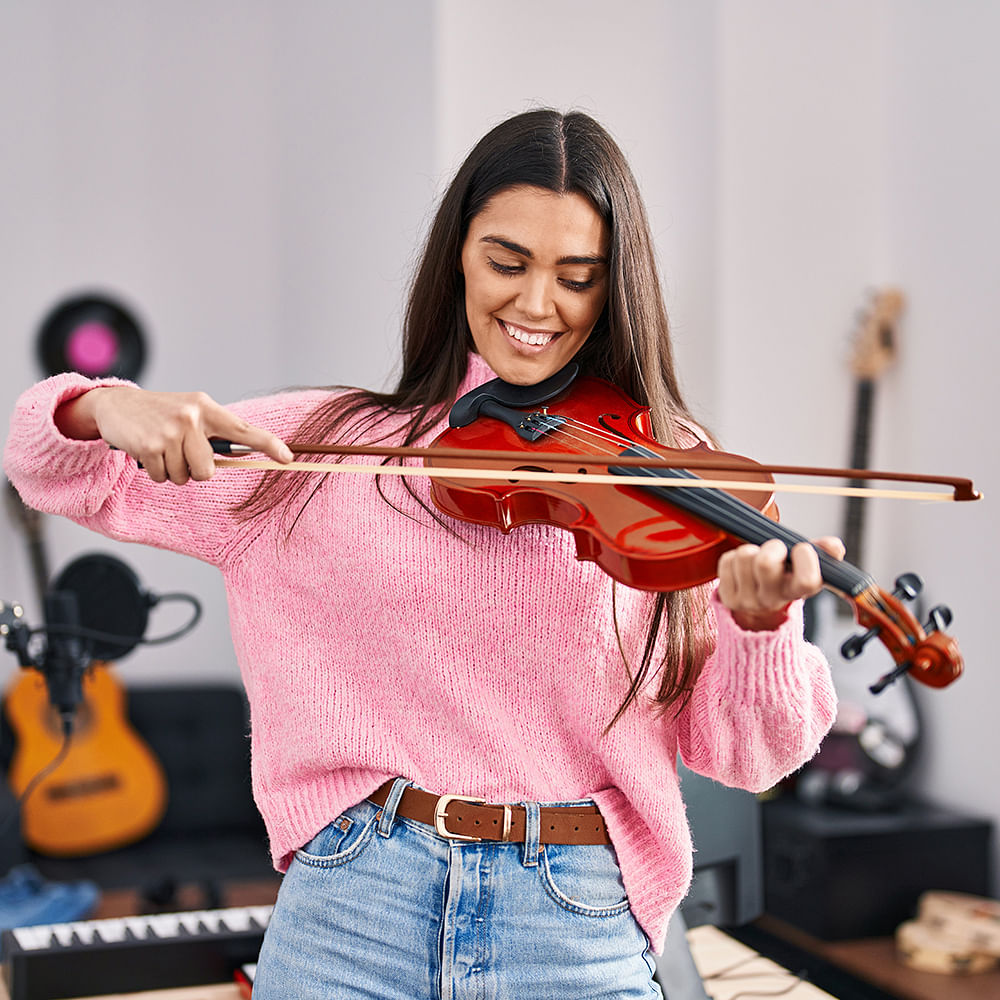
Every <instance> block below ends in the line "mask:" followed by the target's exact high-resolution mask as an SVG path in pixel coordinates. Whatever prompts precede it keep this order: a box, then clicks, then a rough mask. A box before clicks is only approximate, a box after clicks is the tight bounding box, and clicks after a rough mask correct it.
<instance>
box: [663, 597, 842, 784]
mask: <svg viewBox="0 0 1000 1000" xmlns="http://www.w3.org/2000/svg"><path fill="white" fill-rule="evenodd" d="M712 607H713V610H714V612H715V617H716V619H717V621H718V640H717V645H716V649H715V652H714V653H713V654H712V655H711V656H710V657H709V659H708V660H707V662H706V663H705V667H704V669H703V671H702V674H701V677H700V678H699V679H698V682H697V684H696V685H695V688H694V692H693V694H692V696H691V700H690V701H689V702H688V704H687V705H686V706H685V708H684V710H683V711H682V712H681V714H680V717H679V720H678V721H679V727H678V741H679V749H680V754H681V759H682V760H683V761H684V763H685V765H686V766H688V767H689V768H691V770H693V771H697V772H698V773H699V774H703V775H705V776H706V777H709V778H712V779H714V780H716V781H719V782H722V783H723V784H725V785H731V786H733V787H737V788H745V789H748V790H749V791H753V792H761V791H765V790H766V789H768V788H771V787H773V786H774V785H775V784H776V783H777V782H778V781H780V780H781V779H782V778H784V777H785V776H786V775H788V774H790V773H791V772H792V771H794V770H796V769H797V768H799V767H801V766H802V764H804V763H805V762H806V761H807V760H809V758H811V757H812V756H813V755H814V754H815V753H816V751H817V750H818V749H819V744H820V742H821V741H822V739H823V737H824V736H825V735H826V733H827V732H828V731H829V729H830V726H831V725H832V724H833V720H834V716H835V714H836V694H835V692H834V688H833V682H832V679H831V677H830V668H829V666H828V664H827V662H826V659H825V657H824V656H823V654H822V653H821V652H820V651H819V650H818V649H817V648H816V647H815V646H812V645H811V644H809V643H807V642H806V641H805V640H804V639H803V637H802V604H801V602H797V603H796V604H793V605H792V607H791V609H790V610H789V616H788V620H787V621H786V622H785V623H784V624H783V625H782V626H780V627H779V628H777V629H775V630H774V631H771V632H747V631H744V630H743V629H741V628H740V627H739V626H738V625H737V624H736V622H735V621H734V620H733V618H732V615H730V613H729V611H728V610H727V609H726V608H725V607H724V606H723V605H722V604H721V603H720V602H719V600H718V597H717V596H715V597H713V599H712Z"/></svg>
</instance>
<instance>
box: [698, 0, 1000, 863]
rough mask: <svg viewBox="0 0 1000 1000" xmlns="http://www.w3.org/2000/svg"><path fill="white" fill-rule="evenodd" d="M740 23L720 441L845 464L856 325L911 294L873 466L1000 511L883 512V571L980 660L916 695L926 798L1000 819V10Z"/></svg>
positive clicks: (725, 184) (724, 51) (722, 189)
mask: <svg viewBox="0 0 1000 1000" xmlns="http://www.w3.org/2000/svg"><path fill="white" fill-rule="evenodd" d="M720 12H721V16H720V33H719V52H718V56H717V59H718V65H719V68H720V74H719V75H720V84H719V94H720V101H719V114H718V122H719V129H720V140H719V165H718V174H719V178H720V184H719V208H718V217H719V228H718V234H719V237H718V254H719V257H718V260H719V266H718V275H717V281H718V288H719V293H720V294H719V304H718V309H719V326H718V330H717V335H718V337H719V364H718V366H717V368H716V373H717V377H718V382H717V391H718V406H719V409H720V413H721V414H722V418H721V420H720V422H719V425H718V429H719V431H720V432H721V434H722V437H723V439H724V441H725V442H726V444H727V446H730V447H732V448H733V449H734V450H737V451H741V450H743V451H746V452H747V453H750V454H753V455H756V456H758V457H759V458H761V459H765V458H768V457H770V456H772V455H781V456H782V459H783V460H786V461H794V462H805V463H807V464H821V465H825V464H833V465H836V464H841V463H842V462H844V461H845V460H846V458H847V454H848V452H847V449H848V433H847V432H848V426H849V421H850V411H851V405H852V397H851V392H852V390H851V376H850V374H849V373H848V368H847V358H848V354H849V351H850V333H851V326H852V322H853V316H854V312H855V309H856V307H858V306H859V305H861V296H862V292H863V290H864V289H865V288H866V287H868V286H883V285H885V284H886V283H890V284H895V285H897V286H898V287H900V288H901V289H902V291H903V292H904V294H905V296H906V299H907V311H906V313H905V315H904V317H903V321H902V323H901V325H900V328H899V331H898V333H899V357H898V360H897V361H896V363H895V364H894V365H893V367H891V368H890V369H889V370H888V371H887V372H886V374H885V375H884V376H883V378H882V379H881V380H880V382H879V384H878V389H877V404H876V411H875V427H874V432H875V433H874V439H873V442H872V445H873V453H872V461H871V464H872V466H873V467H877V468H895V469H902V470H911V471H924V472H936V473H942V474H951V475H963V476H970V477H972V478H974V479H975V480H976V482H977V484H978V486H979V487H980V488H981V489H982V490H983V491H984V492H985V494H986V497H987V499H986V500H985V501H983V502H981V503H979V504H975V505H971V504H970V505H958V504H954V505H939V504H913V503H909V504H904V503H902V502H899V501H879V502H873V503H871V504H870V505H869V506H868V512H869V513H868V519H869V532H868V537H869V544H868V546H867V548H868V555H867V558H866V561H865V566H866V568H868V569H870V570H871V571H872V572H873V573H874V574H875V576H876V577H877V578H878V579H879V581H880V582H881V583H882V585H883V586H884V587H886V589H891V586H892V581H893V580H894V578H895V576H896V575H897V574H898V573H900V572H902V571H906V570H912V571H915V572H917V573H919V574H920V575H921V576H922V577H923V578H924V581H925V584H926V587H925V591H924V595H923V601H924V607H925V608H926V607H930V606H933V605H934V604H937V603H944V604H947V605H950V607H951V608H952V610H953V611H954V614H955V620H954V624H953V628H952V631H953V633H954V634H955V635H956V636H957V637H958V638H959V639H960V642H961V645H962V650H963V653H964V656H965V659H966V664H967V673H966V675H965V676H964V677H963V678H962V679H961V680H960V681H959V682H958V683H955V684H954V685H953V686H952V687H950V688H948V689H947V690H944V691H932V690H930V689H927V688H919V689H918V690H917V692H916V693H917V696H918V698H919V702H920V706H921V708H922V712H923V715H924V716H925V725H926V746H925V748H924V751H923V755H922V758H921V760H920V765H919V769H918V773H917V775H916V780H915V788H916V790H918V791H919V792H922V793H923V794H925V795H926V796H928V797H929V798H931V799H933V800H936V801H938V802H941V803H944V804H948V805H950V806H952V807H955V808H959V809H963V810H965V811H967V812H971V813H973V814H978V815H986V816H989V817H991V818H993V819H994V821H1000V783H998V782H997V781H996V779H995V776H994V775H993V761H994V760H995V758H996V756H997V751H998V749H1000V740H998V736H997V728H996V725H995V723H994V722H993V719H994V718H995V712H994V710H993V709H994V706H995V705H996V703H997V700H998V698H1000V675H998V674H997V673H996V671H994V670H992V657H991V654H990V653H989V649H990V648H992V627H991V623H992V612H991V607H992V603H993V601H994V600H995V599H996V595H997V592H998V584H997V581H996V579H995V578H994V575H993V572H992V568H993V566H994V565H995V564H996V562H997V560H998V557H1000V533H998V532H997V529H996V527H995V524H996V519H995V514H993V513H992V512H991V502H990V498H991V497H995V496H996V489H997V485H998V484H997V480H998V478H1000V450H998V449H997V448H996V446H995V445H994V444H993V442H992V438H991V431H992V429H993V428H994V427H996V426H997V425H998V423H1000V402H998V394H997V392H996V391H995V389H994V388H993V385H992V383H993V373H994V372H995V371H996V369H997V366H998V363H1000V341H998V338H997V336H996V334H997V326H998V316H1000V286H998V283H997V280H996V273H997V254H996V250H995V239H996V233H997V232H998V230H1000V199H998V197H997V194H996V177H997V173H998V167H1000V119H998V116H997V115H996V112H995V108H994V106H993V103H994V102H993V98H994V97H995V95H996V93H997V90H998V86H1000V71H998V69H997V66H996V60H995V58H994V57H993V54H992V51H991V40H992V39H995V38H996V37H998V31H1000V7H998V6H997V5H995V4H984V3H978V2H976V0H966V2H961V3H944V2H940V3H939V2H924V3H919V4H913V3H910V2H907V0H886V2H881V3H871V2H868V0H842V2H840V3H837V4H826V5H823V4H802V3H800V2H797V0H757V2H755V3H753V4H744V3H737V2H731V3H723V4H722V5H721V6H720ZM994 502H995V501H994ZM841 504H842V502H836V503H834V502H833V501H825V500H823V501H821V500H811V501H808V502H807V501H805V500H803V499H800V498H788V499H784V500H783V501H782V503H781V507H782V512H783V516H784V519H785V520H786V522H788V523H790V524H793V525H796V526H801V527H803V528H805V529H808V533H817V532H820V531H828V530H831V529H832V530H839V528H840V524H841V521H840V507H841ZM879 652H880V650H877V649H876V650H873V652H872V654H871V656H872V658H873V659H875V658H876V657H877V656H878V654H879ZM877 662H878V668H877V672H881V667H882V665H883V664H884V663H885V662H886V661H885V659H884V658H883V659H881V660H878V661H877ZM887 697H889V696H887ZM998 857H1000V855H995V861H996V859H997V858H998ZM994 870H995V871H996V870H998V867H997V865H996V864H995V865H994Z"/></svg>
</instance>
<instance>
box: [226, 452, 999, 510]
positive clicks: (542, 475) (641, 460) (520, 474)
mask: <svg viewBox="0 0 1000 1000" xmlns="http://www.w3.org/2000/svg"><path fill="white" fill-rule="evenodd" d="M212 447H213V448H214V449H215V450H216V451H217V452H219V453H220V455H246V454H250V453H251V452H252V450H253V449H251V448H249V447H247V446H246V445H238V444H232V443H231V442H228V441H218V440H216V441H213V442H212ZM288 447H289V448H290V450H291V451H292V452H295V453H298V454H322V455H381V456H384V457H389V458H427V457H433V458H441V459H465V460H467V459H469V458H475V459H476V460H481V461H484V462H503V461H511V462H518V463H523V462H524V461H525V460H526V458H527V457H528V456H526V455H525V453H524V452H518V451H514V452H510V451H477V452H475V453H472V452H470V451H469V450H467V449H464V448H419V447H415V446H409V447H389V446H385V447H383V446H379V445H331V444H312V443H307V442H301V441H291V442H289V443H288ZM530 460H531V461H532V462H533V463H535V462H540V463H545V464H550V465H567V466H573V467H575V468H576V469H577V470H580V469H581V468H582V467H584V466H588V465H597V466H603V467H606V466H608V465H609V464H614V465H615V466H620V467H636V468H647V469H650V468H659V469H678V468H683V469H710V470H715V471H721V472H726V471H728V472H742V471H747V470H750V471H754V472H766V473H771V474H777V475H788V474H790V475H803V476H817V477H821V478H843V479H851V480H863V479H878V480H885V481H893V482H912V483H931V484H938V485H942V486H948V487H950V488H951V490H952V492H951V493H943V492H940V491H923V490H898V489H893V490H889V489H878V488H872V487H864V486H806V485H803V484H793V483H761V482H754V481H745V480H718V479H701V478H699V479H659V478H658V479H657V480H656V485H657V486H658V487H659V486H668V487H671V488H676V489H685V488H687V489H705V488H716V489H725V490H748V491H757V492H766V493H773V492H779V491H780V492H785V493H810V494H822V495H830V496H866V497H882V498H889V499H909V500H929V501H948V502H950V501H965V500H980V499H982V494H981V493H980V492H979V491H978V490H976V488H975V487H974V486H973V483H972V480H971V479H963V478H960V477H956V476H933V475H922V474H915V473H906V472H885V471H878V470H873V469H841V468H832V467H830V468H825V467H814V466H797V465H764V464H753V465H747V464H746V463H739V462H733V461H731V460H726V459H718V458H713V457H712V455H711V454H707V455H685V456H684V458H683V459H682V460H678V459H669V458H655V459H654V458H649V457H645V456H615V455H572V454H567V453H565V452H533V453H531V455H530ZM216 465H217V466H218V467H220V468H237V469H239V468H242V469H263V470H268V471H275V472H346V473H355V474H360V473H364V474H369V475H371V474H376V475H396V476H428V477H436V478H440V479H497V478H501V479H517V480H519V481H525V482H532V481H534V482H562V483H594V484H599V483H605V484H610V485H614V486H648V485H649V477H648V476H641V475H636V476H622V475H609V474H602V473H586V472H583V473H581V472H579V471H577V472H544V471H539V470H537V469H495V468H493V469H491V468H476V467H468V466H463V467H457V468H446V467H444V466H399V465H352V464H348V463H344V462H289V463H281V462H274V461H269V460H263V459H261V460H255V459H242V458H237V459H233V458H224V457H219V458H216Z"/></svg>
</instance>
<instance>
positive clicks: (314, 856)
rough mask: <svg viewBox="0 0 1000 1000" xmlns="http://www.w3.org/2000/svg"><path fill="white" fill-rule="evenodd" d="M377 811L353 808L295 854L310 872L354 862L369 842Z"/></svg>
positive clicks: (368, 807) (366, 806) (368, 806)
mask: <svg viewBox="0 0 1000 1000" xmlns="http://www.w3.org/2000/svg"><path fill="white" fill-rule="evenodd" d="M377 822H378V811H377V810H376V808H375V806H373V805H371V804H370V803H360V804H359V805H356V806H352V807H351V808H350V809H348V810H347V811H346V812H344V813H342V814H341V815H340V816H338V817H337V818H336V819H335V820H334V821H333V822H332V823H330V824H329V825H327V826H325V827H323V829H322V830H320V831H319V833H317V834H316V836H315V837H313V838H312V840H310V841H309V842H308V843H306V844H304V845H303V846H302V847H301V848H299V850H297V851H296V852H295V859H296V861H299V862H300V863H301V864H304V865H310V866H312V867H313V868H334V867H336V866H337V865H343V864H347V862H348V861H352V860H353V859H354V858H356V857H357V856H358V855H359V854H360V853H361V852H362V851H363V850H364V849H365V847H367V846H368V844H369V843H370V842H371V838H372V833H373V832H374V829H375V824H376V823H377Z"/></svg>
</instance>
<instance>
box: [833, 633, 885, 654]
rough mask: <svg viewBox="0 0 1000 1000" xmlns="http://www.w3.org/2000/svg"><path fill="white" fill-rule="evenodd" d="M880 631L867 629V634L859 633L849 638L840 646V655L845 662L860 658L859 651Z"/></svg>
mask: <svg viewBox="0 0 1000 1000" xmlns="http://www.w3.org/2000/svg"><path fill="white" fill-rule="evenodd" d="M880 631H881V629H880V628H878V627H877V626H876V627H875V628H870V629H868V631H867V632H860V633H858V634H857V635H852V636H850V637H849V638H847V639H845V640H844V641H843V643H842V644H841V646H840V655H841V656H842V657H843V658H844V659H845V660H853V659H854V658H855V657H857V656H860V655H861V651H862V650H863V649H864V648H865V646H866V645H867V644H868V643H869V642H871V640H872V639H874V638H875V636H877V635H878V634H879V632H880Z"/></svg>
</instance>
